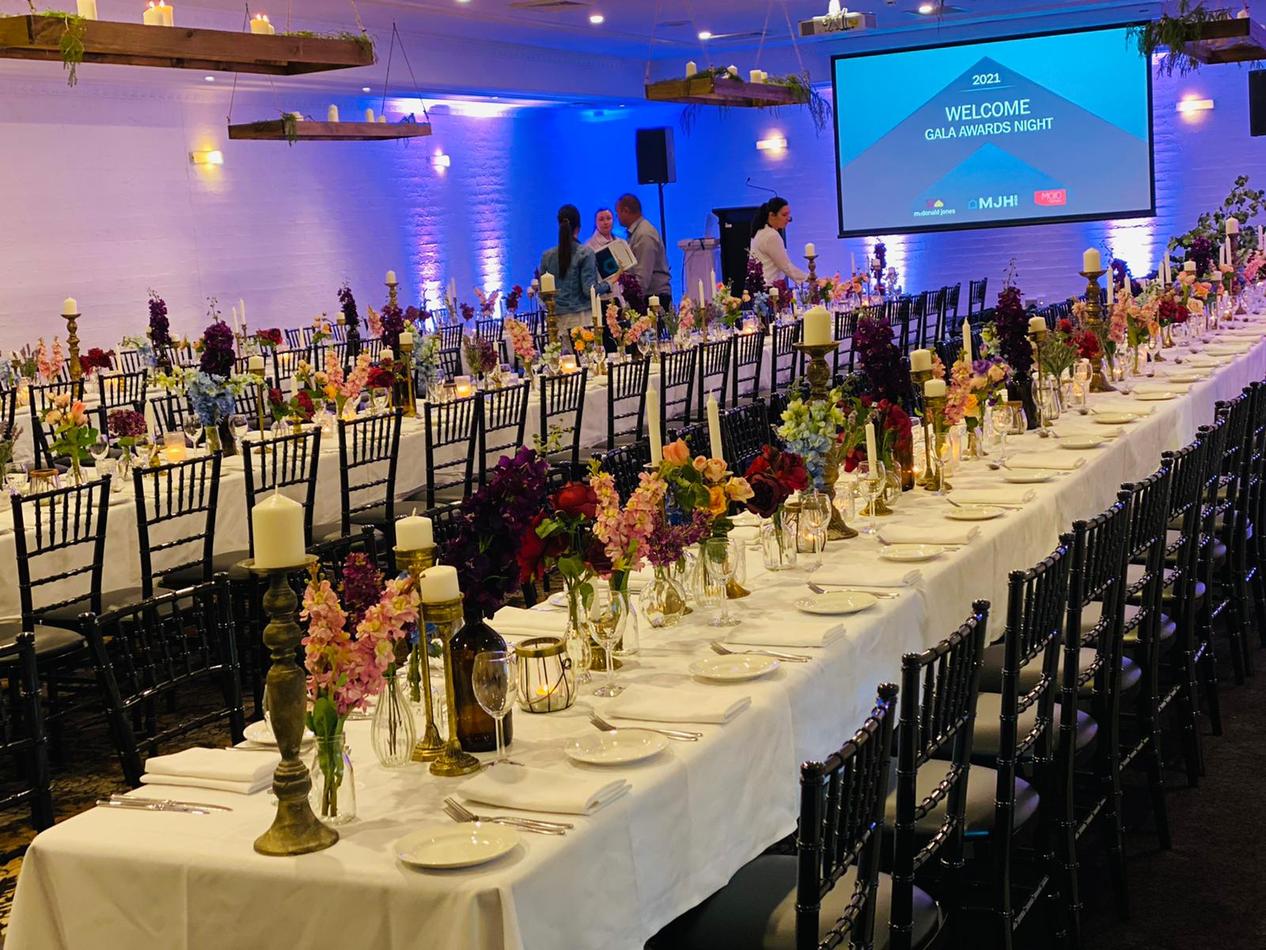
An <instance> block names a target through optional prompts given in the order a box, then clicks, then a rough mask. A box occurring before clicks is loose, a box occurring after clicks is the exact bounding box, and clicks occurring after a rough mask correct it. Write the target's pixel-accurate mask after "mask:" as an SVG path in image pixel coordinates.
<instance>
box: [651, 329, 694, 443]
mask: <svg viewBox="0 0 1266 950" xmlns="http://www.w3.org/2000/svg"><path fill="white" fill-rule="evenodd" d="M698 366H699V358H698V357H697V356H696V355H695V351H694V348H693V347H691V348H688V349H684V350H675V351H673V352H671V353H669V352H662V353H660V354H659V431H660V432H667V431H668V429H669V426H670V425H671V426H681V425H688V424H689V423H690V418H691V414H692V413H691V409H692V407H693V404H694V389H695V374H696V371H697V370H698ZM697 411H700V412H701V411H702V407H700V408H699V410H697Z"/></svg>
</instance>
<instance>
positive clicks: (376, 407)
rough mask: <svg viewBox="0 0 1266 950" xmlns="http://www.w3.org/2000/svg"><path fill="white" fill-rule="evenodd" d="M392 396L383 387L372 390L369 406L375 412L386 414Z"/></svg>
mask: <svg viewBox="0 0 1266 950" xmlns="http://www.w3.org/2000/svg"><path fill="white" fill-rule="evenodd" d="M390 395H391V394H390V393H389V392H388V391H387V390H386V389H384V388H382V387H378V388H375V389H371V390H370V391H369V405H370V407H371V408H372V409H373V411H374V412H385V411H386V409H387V402H388V400H389V398H390Z"/></svg>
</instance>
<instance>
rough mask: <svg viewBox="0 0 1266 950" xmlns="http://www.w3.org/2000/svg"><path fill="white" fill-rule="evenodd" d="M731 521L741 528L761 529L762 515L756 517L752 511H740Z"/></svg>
mask: <svg viewBox="0 0 1266 950" xmlns="http://www.w3.org/2000/svg"><path fill="white" fill-rule="evenodd" d="M730 520H731V521H733V522H734V524H735V525H736V526H739V527H744V528H751V527H760V515H754V514H752V513H751V512H750V511H740V512H739V513H738V514H737V515H735V516H734V517H733V518H731V519H730Z"/></svg>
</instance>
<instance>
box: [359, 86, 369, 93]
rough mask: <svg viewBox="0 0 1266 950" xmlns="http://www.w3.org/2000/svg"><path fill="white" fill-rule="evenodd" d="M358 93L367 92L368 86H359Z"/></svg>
mask: <svg viewBox="0 0 1266 950" xmlns="http://www.w3.org/2000/svg"><path fill="white" fill-rule="evenodd" d="M360 91H361V92H369V87H368V86H361V87H360Z"/></svg>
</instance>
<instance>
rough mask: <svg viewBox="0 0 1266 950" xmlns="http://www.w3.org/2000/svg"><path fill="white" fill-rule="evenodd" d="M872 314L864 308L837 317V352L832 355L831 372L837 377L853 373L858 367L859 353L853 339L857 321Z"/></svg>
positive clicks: (839, 314) (838, 314)
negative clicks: (855, 348) (854, 346)
mask: <svg viewBox="0 0 1266 950" xmlns="http://www.w3.org/2000/svg"><path fill="white" fill-rule="evenodd" d="M868 312H871V311H869V310H868V308H865V307H862V308H858V309H857V310H850V311H848V312H847V313H837V314H836V315H835V342H836V347H835V352H834V353H832V354H831V359H832V364H831V372H832V374H833V375H835V376H839V375H840V374H841V373H851V372H853V369H854V367H855V366H856V365H857V352H856V350H854V348H853V337H854V335H855V334H856V333H857V321H858V320H860V319H861V318H862V316H863V315H865V314H867V313H868Z"/></svg>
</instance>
